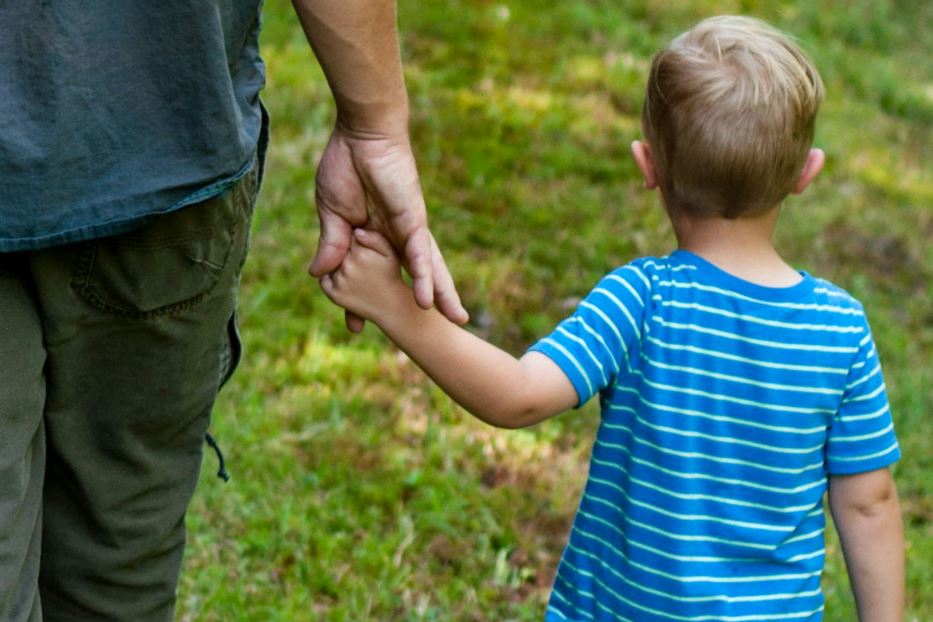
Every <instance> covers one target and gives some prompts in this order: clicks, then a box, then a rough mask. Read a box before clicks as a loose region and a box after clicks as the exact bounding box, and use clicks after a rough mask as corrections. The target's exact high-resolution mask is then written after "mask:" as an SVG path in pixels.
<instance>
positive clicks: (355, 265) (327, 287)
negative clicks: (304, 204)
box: [320, 229, 413, 324]
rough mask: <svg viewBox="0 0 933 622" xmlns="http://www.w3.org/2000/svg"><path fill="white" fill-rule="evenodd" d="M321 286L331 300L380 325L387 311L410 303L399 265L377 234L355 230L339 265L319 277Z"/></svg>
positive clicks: (393, 310)
mask: <svg viewBox="0 0 933 622" xmlns="http://www.w3.org/2000/svg"><path fill="white" fill-rule="evenodd" d="M320 283H321V289H322V290H324V293H325V294H326V295H327V297H328V298H330V300H331V302H333V303H334V304H337V305H340V306H341V307H343V308H344V309H346V310H347V311H350V312H351V313H354V314H356V315H358V316H360V317H361V318H363V319H366V320H370V321H372V322H375V323H376V324H381V321H380V320H382V319H384V318H386V317H387V314H393V313H401V312H402V310H403V307H404V305H406V304H412V300H413V298H412V292H411V290H410V289H409V288H408V286H407V285H405V282H404V281H402V276H401V265H400V264H399V261H398V258H397V257H396V255H395V251H394V250H393V249H392V246H391V244H389V242H388V240H386V239H385V238H384V237H382V235H381V234H380V233H377V232H375V231H367V230H364V229H356V230H354V232H353V239H352V240H351V242H350V251H349V253H348V254H347V256H346V258H345V259H344V260H343V263H342V264H340V267H339V268H338V269H337V270H335V271H334V272H332V273H330V274H328V275H325V276H323V277H321V279H320Z"/></svg>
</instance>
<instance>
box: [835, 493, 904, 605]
mask: <svg viewBox="0 0 933 622" xmlns="http://www.w3.org/2000/svg"><path fill="white" fill-rule="evenodd" d="M833 517H834V520H835V522H836V528H837V531H838V532H839V538H840V541H841V542H842V549H843V553H844V555H845V559H846V566H847V568H848V571H849V579H850V581H851V583H852V592H853V594H854V596H855V602H856V605H857V607H858V612H859V622H900V620H902V619H903V611H904V533H903V527H902V524H901V513H900V507H899V505H898V501H897V494H896V492H893V490H892V494H891V496H890V497H888V498H887V499H885V500H883V501H882V502H880V503H878V504H875V505H873V506H872V507H870V508H861V509H857V508H851V507H838V506H836V507H833Z"/></svg>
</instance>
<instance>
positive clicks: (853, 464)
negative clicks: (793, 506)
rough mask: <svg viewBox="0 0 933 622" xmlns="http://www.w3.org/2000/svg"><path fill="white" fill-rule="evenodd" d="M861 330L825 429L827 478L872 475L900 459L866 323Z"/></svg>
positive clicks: (875, 355) (874, 351)
mask: <svg viewBox="0 0 933 622" xmlns="http://www.w3.org/2000/svg"><path fill="white" fill-rule="evenodd" d="M865 329H866V330H865V336H864V337H863V338H862V340H861V341H860V342H859V350H858V354H857V355H856V357H855V361H854V363H853V365H852V368H851V370H850V372H849V377H848V379H847V382H846V387H845V392H844V393H843V397H842V403H841V406H840V407H839V411H838V412H837V413H836V416H835V417H834V418H833V422H832V425H831V427H830V429H829V436H828V440H827V445H826V465H827V472H828V473H829V474H831V475H845V474H852V473H863V472H866V471H873V470H875V469H880V468H882V467H885V466H888V465H889V464H891V463H892V462H895V461H897V460H898V459H899V458H900V456H901V453H900V449H899V448H898V444H897V439H896V438H895V436H894V423H893V421H892V419H891V409H890V407H889V405H888V396H887V393H886V391H885V385H884V378H883V377H882V373H881V363H880V361H879V360H878V352H877V350H876V349H875V343H874V340H873V338H872V335H871V332H870V330H869V329H868V325H867V323H866V325H865Z"/></svg>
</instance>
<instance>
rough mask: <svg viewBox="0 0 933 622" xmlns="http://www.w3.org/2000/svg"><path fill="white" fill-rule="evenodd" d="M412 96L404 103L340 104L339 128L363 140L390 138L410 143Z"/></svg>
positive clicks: (347, 134)
mask: <svg viewBox="0 0 933 622" xmlns="http://www.w3.org/2000/svg"><path fill="white" fill-rule="evenodd" d="M408 117H409V113H408V99H407V97H406V98H405V100H404V102H402V103H399V102H398V101H392V102H366V103H360V102H354V103H352V104H351V103H347V102H344V103H343V104H338V107H337V127H338V128H339V129H340V131H341V132H343V133H344V134H345V135H346V136H348V137H350V138H357V139H361V140H375V139H390V140H401V139H404V141H405V142H408Z"/></svg>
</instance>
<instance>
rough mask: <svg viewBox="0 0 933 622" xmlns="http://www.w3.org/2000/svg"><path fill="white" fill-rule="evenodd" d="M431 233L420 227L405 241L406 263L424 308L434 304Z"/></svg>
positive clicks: (413, 285)
mask: <svg viewBox="0 0 933 622" xmlns="http://www.w3.org/2000/svg"><path fill="white" fill-rule="evenodd" d="M432 241H433V240H432V239H431V233H430V232H429V231H428V228H427V227H419V228H418V229H417V230H416V231H415V232H414V233H412V234H411V235H410V236H409V237H408V240H407V241H406V242H405V265H406V267H407V269H408V274H410V275H411V279H412V289H413V290H414V291H415V301H416V302H417V303H418V306H419V307H421V308H422V309H430V308H431V307H433V306H434V269H433V267H432V265H431V264H432V259H433V253H432V252H431V244H432Z"/></svg>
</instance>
